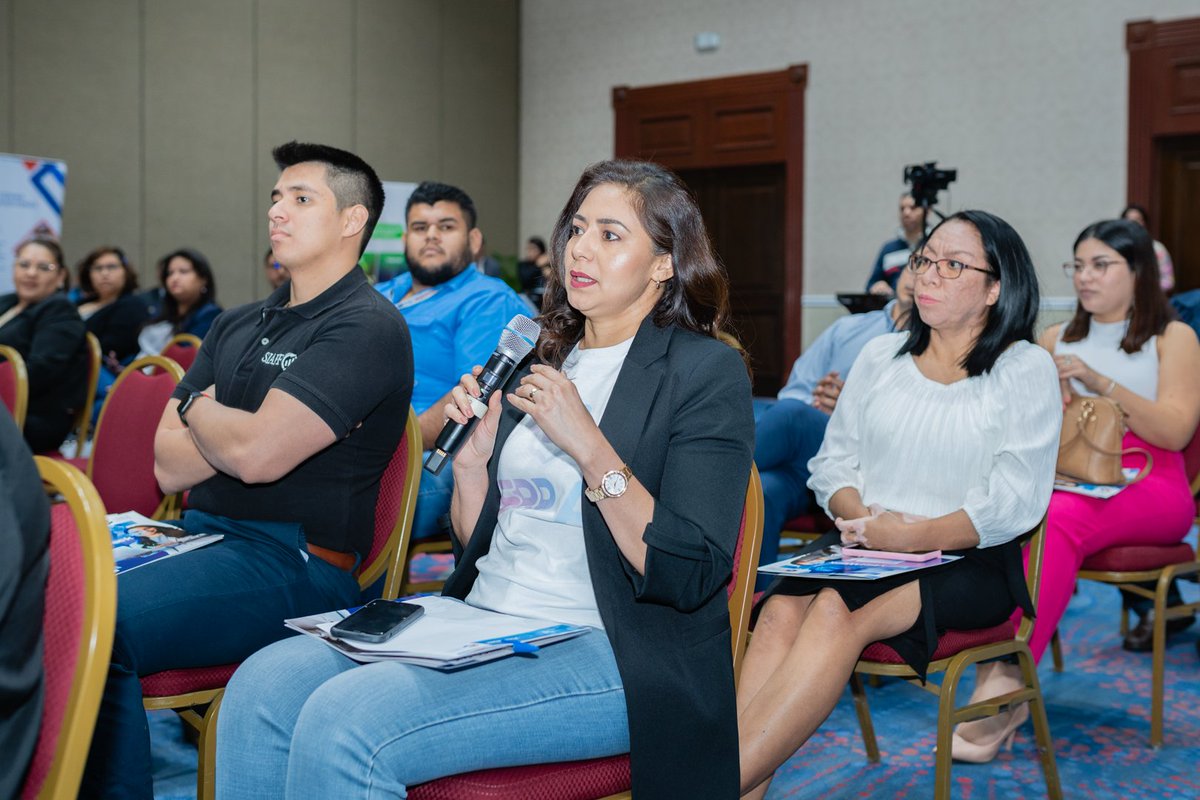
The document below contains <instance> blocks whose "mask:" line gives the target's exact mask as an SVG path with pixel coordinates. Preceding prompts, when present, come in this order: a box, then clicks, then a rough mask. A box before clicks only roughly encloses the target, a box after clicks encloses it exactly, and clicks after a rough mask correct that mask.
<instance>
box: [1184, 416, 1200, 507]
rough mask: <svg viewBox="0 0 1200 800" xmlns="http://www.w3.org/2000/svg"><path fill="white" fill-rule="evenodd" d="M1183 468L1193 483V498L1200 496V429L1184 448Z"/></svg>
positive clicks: (1197, 429) (1199, 428) (1198, 428)
mask: <svg viewBox="0 0 1200 800" xmlns="http://www.w3.org/2000/svg"><path fill="white" fill-rule="evenodd" d="M1183 468H1184V470H1185V472H1186V473H1187V476H1188V480H1189V481H1191V482H1192V496H1193V497H1194V496H1196V495H1200V427H1197V428H1196V432H1195V433H1193V434H1192V440H1191V441H1190V442H1188V443H1187V446H1186V447H1184V448H1183Z"/></svg>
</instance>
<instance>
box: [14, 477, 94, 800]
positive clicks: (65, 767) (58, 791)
mask: <svg viewBox="0 0 1200 800" xmlns="http://www.w3.org/2000/svg"><path fill="white" fill-rule="evenodd" d="M35 461H36V462H37V466H38V472H40V473H41V476H42V480H43V481H44V482H45V483H46V485H47V487H48V488H49V489H50V491H51V492H52V493H58V494H61V495H62V496H63V499H64V500H65V502H62V503H57V504H55V505H54V506H52V507H51V510H50V574H49V577H48V578H47V580H46V606H45V612H44V614H43V619H44V620H45V625H44V627H45V649H44V653H43V656H42V662H43V664H44V668H45V674H46V676H45V699H44V702H43V710H42V727H41V730H40V731H39V733H38V741H37V746H36V748H35V750H34V753H33V762H32V763H31V765H30V767H29V773H28V775H27V776H26V778H25V786H24V787H23V789H22V792H21V796H22V797H24V798H32V797H43V798H73V797H75V796H76V795H77V794H78V792H79V783H80V780H81V779H82V777H83V767H84V764H85V763H86V762H87V755H88V748H89V747H90V745H91V741H92V728H93V727H94V726H95V723H96V713H97V712H98V711H99V709H100V697H101V695H102V694H103V691H104V682H105V680H106V679H107V677H108V660H109V656H110V655H111V652H112V641H113V629H114V627H115V625H116V615H117V579H116V575H114V574H113V557H112V539H111V537H110V536H109V533H108V526H107V525H105V523H104V504H103V503H102V502H101V501H100V495H99V493H97V491H96V489H95V487H94V486H92V484H91V483H90V482H89V481H88V479H87V478H85V477H84V475H83V473H82V472H80V471H79V470H77V469H75V468H74V467H72V466H71V465H70V464H67V463H64V462H62V461H56V460H54V459H51V458H45V457H43V456H37V457H36V458H35Z"/></svg>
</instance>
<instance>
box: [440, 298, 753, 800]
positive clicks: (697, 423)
mask: <svg viewBox="0 0 1200 800" xmlns="http://www.w3.org/2000/svg"><path fill="white" fill-rule="evenodd" d="M514 381H515V379H514ZM511 386H515V382H514V383H510V387H511ZM750 395H751V392H750V381H749V376H748V374H747V371H746V367H745V365H744V363H743V362H742V359H741V357H740V356H739V355H738V353H737V352H736V351H734V350H733V349H732V348H731V347H729V346H727V345H725V344H724V343H722V342H720V341H718V340H716V339H713V338H711V337H707V336H701V335H698V334H695V333H692V332H690V331H686V330H683V329H681V328H676V327H666V328H659V327H657V326H655V325H654V323H653V322H652V321H651V319H650V318H649V317H647V319H646V320H644V321H643V323H642V325H641V327H640V329H639V330H638V332H637V335H636V336H635V338H634V341H633V344H632V345H631V346H630V349H629V354H628V355H627V356H626V358H625V363H624V365H623V366H622V367H621V371H620V374H619V375H618V376H617V382H616V384H615V385H614V387H613V391H612V395H611V397H610V398H609V401H608V405H607V407H606V409H605V412H604V417H603V418H602V419H601V421H600V430H601V431H603V432H604V435H605V436H606V437H607V439H608V441H609V442H610V443H611V444H612V446H613V448H614V449H615V450H616V451H617V453H618V454H619V455H620V456H621V458H623V459H624V460H625V462H626V463H627V464H628V465H629V467H630V469H631V470H632V471H633V474H634V475H635V476H636V477H637V479H638V480H639V481H640V482H641V483H642V485H643V486H645V487H646V489H647V490H648V491H649V492H650V494H651V495H652V496H653V497H654V498H655V505H654V518H653V520H652V521H651V522H650V524H649V525H647V526H646V530H645V533H644V534H643V535H642V538H643V540H644V541H645V542H646V545H647V548H648V550H647V555H646V562H645V574H643V575H640V574H638V573H637V571H635V570H634V569H633V567H632V566H631V565H630V564H629V562H628V561H626V559H625V557H624V556H623V555H621V552H620V551H619V550H618V548H617V545H616V543H615V542H614V541H613V538H612V535H611V533H610V532H609V530H608V527H607V525H606V524H605V522H604V518H603V516H602V515H601V513H600V510H599V509H598V508H597V507H596V506H595V505H594V504H593V503H591V502H589V501H587V500H586V499H583V500H582V508H583V533H584V542H585V547H586V549H587V556H588V568H589V570H590V571H591V576H592V586H593V588H594V589H595V593H596V602H597V604H598V606H599V611H600V616H601V618H602V619H603V621H604V626H605V631H606V633H607V635H608V638H609V640H610V641H611V643H612V647H613V652H614V654H615V656H616V661H617V667H618V669H619V670H620V673H621V679H622V681H623V683H624V686H625V700H626V705H627V708H628V712H629V735H630V749H631V753H630V755H631V763H632V772H633V793H634V796H635V797H638V798H642V799H647V800H648V799H650V798H680V797H687V798H721V799H722V800H724V799H725V798H736V797H737V796H738V789H739V772H738V735H737V709H736V699H735V694H734V684H733V664H732V659H731V656H730V649H731V643H730V630H729V611H728V608H729V607H728V601H727V597H726V591H725V588H726V584H727V583H728V581H729V577H730V573H731V567H732V564H733V552H734V547H735V545H736V542H737V535H738V529H739V525H740V521H741V515H742V506H743V504H744V500H745V492H746V483H747V481H748V480H749V475H750V464H751V460H752V458H753V451H754V418H753V412H752V410H751V402H750ZM523 416H524V414H523V413H521V412H519V411H517V410H516V409H515V408H513V407H512V406H511V405H509V404H508V402H507V401H505V403H504V410H503V413H502V416H501V421H500V425H499V430H498V433H497V438H496V450H495V455H493V458H492V460H491V462H490V464H489V465H488V471H489V477H490V479H491V480H490V488H489V492H488V495H487V499H486V500H485V501H484V506H483V511H482V513H481V514H480V517H479V522H478V524H477V525H476V527H475V530H474V532H473V533H472V535H471V539H470V541H469V543H468V545H467V546H466V548H465V550H463V551H462V552H461V553H459V554H458V562H457V568H456V569H455V571H454V573H453V574H452V575H451V576H450V578H449V579H448V580H447V581H446V586H445V589H444V593H445V594H446V595H449V596H452V597H458V598H465V597H466V596H467V594H468V593H469V592H470V590H471V586H472V584H473V583H474V582H475V579H476V577H478V574H479V573H478V570H477V569H476V562H477V561H478V559H479V558H480V557H481V556H483V555H484V554H486V553H487V551H488V549H489V547H490V545H491V539H492V534H493V532H494V530H495V527H496V520H497V516H498V514H499V508H500V492H499V488H498V485H497V480H496V468H497V463H498V462H499V460H500V459H499V458H498V457H496V456H498V454H499V452H500V450H501V448H503V446H504V442H505V441H506V440H507V438H508V435H509V434H510V433H511V432H512V430H513V427H514V426H515V425H516V424H517V422H519V421H520V419H521V418H522V417H523ZM601 502H603V501H601ZM456 544H457V542H456Z"/></svg>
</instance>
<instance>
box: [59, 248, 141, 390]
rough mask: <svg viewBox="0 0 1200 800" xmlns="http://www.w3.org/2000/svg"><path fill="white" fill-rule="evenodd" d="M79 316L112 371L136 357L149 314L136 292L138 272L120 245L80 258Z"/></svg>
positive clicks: (119, 368)
mask: <svg viewBox="0 0 1200 800" xmlns="http://www.w3.org/2000/svg"><path fill="white" fill-rule="evenodd" d="M77 269H78V271H79V289H80V291H81V292H82V297H81V299H80V301H79V316H81V317H83V321H84V322H85V323H86V324H87V329H88V331H89V332H91V333H94V334H95V335H96V338H97V339H99V340H100V352H102V353H103V354H104V359H105V366H106V367H107V368H108V369H109V370H110V371H111V372H112V373H113V375H114V376H115V375H116V373H118V372H120V371H121V366H122V365H123V364H127V363H129V362H130V361H132V360H133V357H134V356H135V355H137V351H138V343H137V340H138V331H140V330H141V329H142V325H144V324H146V320H147V319H148V318H149V316H150V312H149V311H148V310H147V308H146V304H145V303H143V302H142V301H141V300H139V299H138V298H137V296H136V295H134V291H135V290H136V289H137V285H138V280H137V272H135V271H134V269H133V267H132V266H131V265H130V263H129V260H128V259H127V258H125V253H124V252H123V251H122V250H121V248H119V247H113V246H111V245H105V246H102V247H97V248H96V249H95V250H93V251H92V252H90V253H88V254H87V255H86V256H84V257H83V260H82V261H80V262H79V266H78V268H77Z"/></svg>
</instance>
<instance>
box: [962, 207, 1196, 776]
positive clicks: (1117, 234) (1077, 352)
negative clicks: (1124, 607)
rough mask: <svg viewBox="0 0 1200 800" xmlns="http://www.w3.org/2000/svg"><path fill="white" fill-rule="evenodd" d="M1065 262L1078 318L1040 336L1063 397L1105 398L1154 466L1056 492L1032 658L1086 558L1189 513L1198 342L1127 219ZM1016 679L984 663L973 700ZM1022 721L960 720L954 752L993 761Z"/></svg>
mask: <svg viewBox="0 0 1200 800" xmlns="http://www.w3.org/2000/svg"><path fill="white" fill-rule="evenodd" d="M1063 267H1064V269H1065V271H1066V273H1067V276H1068V277H1070V278H1071V279H1072V280H1073V281H1074V284H1075V294H1076V295H1077V296H1078V298H1079V303H1078V305H1077V306H1076V309H1075V316H1074V317H1073V318H1072V319H1071V320H1070V321H1069V322H1067V323H1066V324H1063V325H1053V326H1051V327H1050V328H1048V329H1046V332H1045V333H1043V334H1042V337H1041V345H1042V346H1043V347H1045V348H1046V349H1047V350H1049V351H1050V352H1051V353H1052V354H1053V355H1054V362H1055V364H1056V365H1057V367H1058V377H1059V380H1060V383H1061V394H1062V402H1063V403H1064V404H1065V403H1067V402H1068V401H1069V400H1070V398H1071V396H1072V395H1083V396H1102V397H1111V398H1113V399H1114V400H1116V401H1117V402H1118V403H1120V405H1121V409H1122V410H1123V411H1124V412H1125V422H1126V424H1127V425H1128V427H1129V430H1128V432H1127V433H1126V434H1125V439H1124V441H1123V442H1122V443H1121V444H1122V448H1130V447H1136V448H1142V449H1144V450H1146V451H1149V452H1150V454H1151V455H1152V457H1153V461H1154V463H1153V467H1152V468H1151V470H1150V472H1149V474H1148V475H1147V476H1146V477H1145V478H1144V479H1143V480H1141V481H1139V482H1138V483H1135V484H1133V485H1131V486H1128V487H1126V488H1125V489H1123V490H1121V492H1120V493H1119V494H1117V495H1115V496H1113V497H1110V498H1108V499H1107V500H1100V499H1096V498H1092V497H1084V496H1082V495H1078V494H1071V493H1069V492H1060V491H1059V492H1055V493H1054V495H1053V497H1052V498H1051V500H1050V512H1049V516H1048V518H1047V530H1046V550H1045V556H1044V561H1043V567H1042V581H1041V588H1040V590H1039V592H1038V598H1037V620H1036V622H1035V623H1034V627H1033V635H1032V637H1031V639H1030V642H1029V649H1030V650H1031V651H1032V652H1033V657H1034V660H1040V659H1041V657H1042V654H1043V653H1044V652H1045V650H1046V646H1047V645H1048V644H1049V643H1050V639H1051V637H1053V635H1054V630H1055V628H1057V627H1058V621H1059V619H1061V618H1062V615H1063V612H1064V611H1065V610H1066V607H1067V603H1068V601H1069V600H1070V599H1071V593H1072V591H1073V590H1074V587H1075V575H1076V573H1077V572H1078V571H1079V567H1080V565H1081V564H1082V563H1083V561H1084V559H1085V558H1087V557H1088V556H1089V555H1091V554H1093V553H1095V552H1098V551H1100V550H1103V549H1105V548H1108V547H1113V546H1117V545H1138V544H1147V545H1151V544H1153V545H1164V544H1175V543H1176V542H1179V541H1182V540H1183V537H1184V536H1186V535H1187V532H1188V530H1189V529H1190V528H1191V525H1192V521H1193V519H1194V518H1195V516H1196V506H1195V502H1194V501H1193V499H1192V492H1191V488H1190V486H1189V482H1188V478H1187V474H1186V472H1185V471H1184V463H1183V456H1182V455H1181V453H1180V451H1181V450H1182V449H1183V448H1184V447H1185V446H1186V445H1187V443H1188V441H1189V440H1191V438H1192V434H1193V432H1194V431H1195V430H1196V424H1197V421H1200V344H1197V342H1196V335H1195V333H1193V332H1192V329H1191V328H1190V327H1188V326H1187V325H1185V324H1183V323H1182V322H1178V321H1172V318H1171V317H1172V313H1171V310H1170V306H1169V305H1168V303H1167V299H1166V296H1165V295H1164V294H1163V292H1162V290H1161V288H1160V287H1159V275H1158V260H1157V258H1156V257H1155V255H1154V247H1153V244H1152V242H1151V239H1150V236H1149V234H1148V233H1146V230H1145V229H1144V228H1142V227H1140V226H1139V225H1137V224H1136V223H1134V222H1130V221H1128V220H1108V221H1105V222H1097V223H1095V224H1094V225H1089V226H1088V227H1087V228H1085V229H1084V230H1083V232H1082V233H1080V234H1079V238H1077V239H1076V240H1075V260H1074V261H1071V262H1068V263H1066V264H1064V265H1063ZM1122 462H1123V466H1126V467H1136V468H1141V467H1142V466H1143V465H1144V464H1145V463H1146V460H1145V457H1144V456H1139V455H1132V454H1131V455H1128V456H1126V457H1125V458H1124V459H1122ZM1018 685H1020V678H1019V673H1018V672H1017V667H1016V666H1015V665H1011V664H1007V663H993V664H986V665H984V666H983V667H981V668H980V675H979V679H978V681H977V683H976V689H975V694H974V696H973V697H972V700H973V701H975V700H982V699H984V698H988V697H995V696H996V695H999V694H1004V693H1006V692H1009V691H1011V690H1012V689H1013V688H1015V687H1017V686H1018ZM1028 717H1029V709H1028V707H1027V706H1020V707H1018V708H1017V709H1015V710H1014V711H1010V712H1008V713H1007V714H1002V715H1001V716H999V717H994V718H992V719H989V720H980V721H977V722H968V723H964V724H962V725H959V726H958V729H957V730H956V732H955V736H954V742H953V744H954V757H955V758H958V759H961V760H965V761H988V760H991V758H992V757H994V756H995V754H996V751H997V749H998V748H999V746H1000V745H1001V744H1002V743H1005V742H1007V741H1008V740H1010V739H1011V737H1012V735H1013V733H1014V731H1015V730H1016V728H1017V727H1018V726H1019V725H1020V724H1021V723H1022V722H1024V721H1025V720H1026V719H1027V718H1028Z"/></svg>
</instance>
